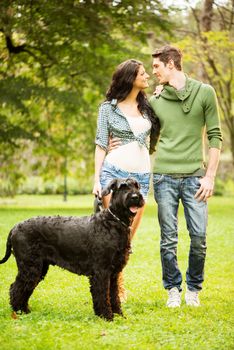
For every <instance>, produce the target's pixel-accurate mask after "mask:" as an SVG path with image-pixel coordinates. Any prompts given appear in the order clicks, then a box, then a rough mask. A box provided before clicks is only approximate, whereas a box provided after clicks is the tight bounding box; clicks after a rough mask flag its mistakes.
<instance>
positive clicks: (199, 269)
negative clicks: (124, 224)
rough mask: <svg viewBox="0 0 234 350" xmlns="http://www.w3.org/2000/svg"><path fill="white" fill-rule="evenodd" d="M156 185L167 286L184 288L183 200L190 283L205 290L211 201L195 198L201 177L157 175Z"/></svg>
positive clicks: (188, 282)
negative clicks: (181, 246) (180, 210)
mask: <svg viewBox="0 0 234 350" xmlns="http://www.w3.org/2000/svg"><path fill="white" fill-rule="evenodd" d="M153 185H154V197H155V200H156V202H157V204H158V219H159V225H160V228H161V242H160V253H161V262H162V273H163V285H164V288H166V289H171V288H173V287H177V288H178V289H179V290H180V291H181V283H182V275H181V272H180V270H179V267H178V263H177V243H178V223H177V217H178V207H179V201H180V200H181V202H182V204H183V207H184V215H185V219H186V223H187V229H188V231H189V235H190V251H189V260H188V269H187V272H186V283H187V287H188V289H189V290H191V291H197V290H201V289H202V282H203V281H204V265H205V257H206V227H207V203H205V202H203V201H202V202H198V201H197V200H196V199H195V198H194V195H195V193H196V192H197V190H198V189H199V187H200V181H199V177H196V176H190V177H181V178H173V177H172V176H169V175H162V174H154V175H153Z"/></svg>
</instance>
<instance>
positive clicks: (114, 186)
mask: <svg viewBox="0 0 234 350" xmlns="http://www.w3.org/2000/svg"><path fill="white" fill-rule="evenodd" d="M117 188H119V180H118V179H113V180H111V181H110V182H109V184H108V186H107V187H105V188H104V190H103V191H102V196H107V195H108V194H109V193H110V191H115V190H117Z"/></svg>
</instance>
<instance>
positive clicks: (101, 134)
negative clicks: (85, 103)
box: [95, 99, 151, 151]
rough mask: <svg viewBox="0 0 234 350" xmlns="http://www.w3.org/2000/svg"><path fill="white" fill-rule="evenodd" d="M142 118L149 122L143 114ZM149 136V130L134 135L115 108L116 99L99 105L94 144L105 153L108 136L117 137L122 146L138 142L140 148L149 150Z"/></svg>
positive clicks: (116, 107)
mask: <svg viewBox="0 0 234 350" xmlns="http://www.w3.org/2000/svg"><path fill="white" fill-rule="evenodd" d="M143 117H144V118H146V119H147V120H149V122H150V119H149V118H148V116H147V115H146V114H145V113H144V114H143ZM150 124H151V122H150ZM149 135H150V128H149V129H148V130H147V131H145V132H142V133H140V134H138V135H134V133H133V132H132V130H131V128H130V125H129V123H128V121H127V119H126V117H125V116H124V115H123V113H122V112H121V110H120V109H119V107H118V106H117V100H116V99H113V100H112V101H111V102H110V101H105V102H103V103H102V104H101V106H100V108H99V115H98V123H97V134H96V140H95V143H96V145H98V146H100V147H101V148H103V149H104V150H105V151H107V148H108V143H109V137H110V136H111V137H118V138H119V139H121V142H122V144H127V143H129V142H132V141H138V142H139V144H140V145H141V146H145V147H146V148H147V149H149V142H148V136H149Z"/></svg>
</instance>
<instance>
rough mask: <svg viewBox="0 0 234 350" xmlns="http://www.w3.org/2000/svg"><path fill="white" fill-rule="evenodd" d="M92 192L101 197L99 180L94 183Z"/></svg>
mask: <svg viewBox="0 0 234 350" xmlns="http://www.w3.org/2000/svg"><path fill="white" fill-rule="evenodd" d="M92 193H93V194H95V196H98V197H99V198H102V186H101V184H100V181H98V182H95V183H94V186H93V192H92Z"/></svg>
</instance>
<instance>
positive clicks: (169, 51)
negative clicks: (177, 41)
mask: <svg viewBox="0 0 234 350" xmlns="http://www.w3.org/2000/svg"><path fill="white" fill-rule="evenodd" d="M152 56H153V57H154V58H157V57H158V58H159V60H160V61H161V62H163V63H164V64H165V65H166V64H167V63H168V62H169V61H170V60H173V62H174V65H175V67H176V69H177V70H182V62H181V61H182V52H181V51H180V49H178V48H177V47H174V46H170V45H165V46H163V47H161V48H160V49H156V50H155V51H154V53H153V54H152Z"/></svg>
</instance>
